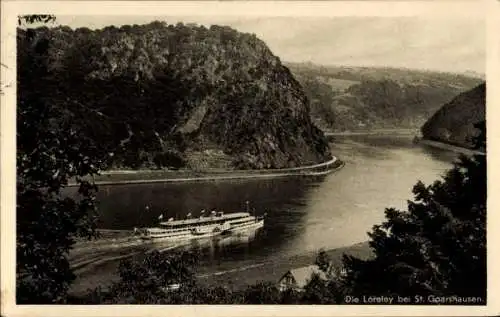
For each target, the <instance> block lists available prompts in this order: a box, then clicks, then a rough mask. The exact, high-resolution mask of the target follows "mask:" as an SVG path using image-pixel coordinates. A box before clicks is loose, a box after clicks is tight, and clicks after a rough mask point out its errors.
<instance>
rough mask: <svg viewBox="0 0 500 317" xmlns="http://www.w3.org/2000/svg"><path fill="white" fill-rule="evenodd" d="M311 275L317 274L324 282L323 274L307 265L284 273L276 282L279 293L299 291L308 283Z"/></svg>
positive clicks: (317, 268) (312, 266)
mask: <svg viewBox="0 0 500 317" xmlns="http://www.w3.org/2000/svg"><path fill="white" fill-rule="evenodd" d="M313 274H317V275H318V276H319V278H321V279H323V280H326V278H327V277H326V274H325V272H323V271H321V270H320V269H319V267H318V266H317V265H314V264H313V265H309V266H304V267H299V268H296V269H292V270H290V271H288V272H286V273H285V274H284V275H283V277H282V278H281V279H280V280H279V282H278V288H279V290H280V291H285V290H289V289H294V290H296V291H301V290H303V288H304V287H305V286H306V285H307V283H309V281H310V280H311V278H312V275H313Z"/></svg>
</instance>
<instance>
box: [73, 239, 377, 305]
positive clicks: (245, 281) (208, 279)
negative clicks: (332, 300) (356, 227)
mask: <svg viewBox="0 0 500 317" xmlns="http://www.w3.org/2000/svg"><path fill="white" fill-rule="evenodd" d="M319 251H320V250H317V251H307V252H304V253H301V254H295V255H289V256H281V257H279V258H277V259H273V260H268V261H261V262H258V263H253V262H252V263H251V264H249V265H243V266H241V267H238V268H225V267H224V265H221V266H220V267H219V268H217V269H216V270H204V269H203V267H202V266H200V267H199V268H198V272H197V274H196V279H197V281H198V282H199V283H200V284H201V285H204V286H224V287H227V288H229V289H231V290H233V291H234V290H242V289H245V287H247V286H248V285H252V284H255V283H256V282H260V281H264V282H272V283H277V282H278V280H279V279H280V278H281V277H282V276H283V274H285V273H286V272H287V271H289V270H291V269H296V268H299V267H304V266H308V265H311V264H314V261H315V260H316V257H317V255H318V252H319ZM325 252H326V254H327V255H328V257H329V258H330V260H331V263H332V265H333V266H335V267H341V266H342V257H343V255H344V254H345V255H350V256H355V257H357V258H360V259H369V258H372V257H373V256H374V254H373V251H372V249H371V248H370V246H369V243H368V241H364V242H358V243H354V244H352V245H348V246H342V247H338V248H333V249H329V250H325ZM134 255H135V254H131V255H130V256H121V257H118V256H116V257H112V258H111V257H110V261H112V260H117V259H118V258H119V259H124V258H129V257H133V256H134ZM98 262H99V263H96V265H95V266H94V265H92V264H91V265H90V266H91V267H93V270H92V269H90V270H85V269H83V268H82V267H79V268H77V271H76V272H77V281H76V282H75V283H74V284H73V286H72V288H71V291H70V293H71V295H72V296H83V295H84V294H86V292H87V291H88V289H93V288H95V287H97V286H101V287H102V289H103V290H105V289H106V287H107V284H111V283H112V282H113V281H116V280H117V279H118V276H117V275H116V270H115V271H113V272H112V273H109V272H108V273H104V274H92V273H91V272H92V271H95V269H96V268H97V267H99V266H101V265H106V262H109V261H98ZM117 268H118V265H116V269H117Z"/></svg>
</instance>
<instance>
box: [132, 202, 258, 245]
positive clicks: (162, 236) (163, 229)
mask: <svg viewBox="0 0 500 317" xmlns="http://www.w3.org/2000/svg"><path fill="white" fill-rule="evenodd" d="M247 206H248V203H247ZM247 209H248V207H247ZM160 217H161V216H160ZM263 226H264V216H254V215H251V214H250V212H235V213H227V214H224V213H223V212H220V211H219V212H217V211H215V210H214V211H212V212H211V213H210V215H205V211H202V212H201V215H200V217H199V218H191V215H190V214H188V216H187V219H184V220H174V219H173V218H170V219H169V220H168V221H164V222H159V224H158V226H156V227H152V228H142V229H139V230H136V232H137V233H138V234H139V235H140V237H141V238H142V239H143V240H149V241H164V240H186V239H196V238H204V237H211V236H216V235H222V234H229V233H231V232H234V231H238V230H245V229H257V228H261V227H263Z"/></svg>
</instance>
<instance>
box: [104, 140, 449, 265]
mask: <svg viewBox="0 0 500 317" xmlns="http://www.w3.org/2000/svg"><path fill="white" fill-rule="evenodd" d="M331 150H332V153H333V154H334V155H335V156H337V157H338V158H339V159H341V160H342V161H344V162H345V166H344V168H342V169H341V170H339V171H337V172H335V173H332V174H330V175H327V176H321V177H318V176H315V177H285V178H276V179H267V180H264V179H255V180H252V179H247V180H230V181H210V182H202V183H168V184H159V183H156V184H139V185H137V184H134V185H114V186H113V185H110V186H100V189H99V194H98V200H99V203H100V205H99V208H100V212H101V216H100V224H99V226H100V227H101V228H106V229H121V230H132V229H133V228H134V227H141V226H151V225H154V224H155V223H156V222H157V221H158V217H159V216H160V215H161V214H163V217H164V219H167V218H169V217H177V218H183V217H185V216H186V215H187V214H188V213H191V214H192V215H193V216H194V217H196V216H198V215H199V212H200V211H201V210H202V209H206V210H207V211H209V210H212V209H217V210H221V211H225V212H235V211H242V210H244V208H245V201H249V202H250V206H251V208H255V213H256V214H257V215H260V214H263V213H267V217H266V222H265V226H264V228H263V229H261V230H259V231H258V232H251V233H246V234H242V235H240V236H233V237H228V238H224V239H216V240H211V241H205V242H200V241H198V242H192V243H189V244H188V245H186V246H184V247H187V248H198V249H200V250H201V251H203V254H204V258H203V263H204V264H203V265H204V268H205V270H207V269H208V270H212V271H217V270H222V269H224V270H228V269H229V270H230V269H232V268H237V267H241V266H245V265H246V266H248V265H252V263H257V262H259V261H272V260H273V259H274V258H278V257H283V256H293V255H297V254H303V253H305V252H311V251H317V250H319V249H320V248H324V249H333V248H338V247H342V246H348V245H352V244H354V243H357V242H362V241H366V240H367V239H368V236H367V232H368V231H370V229H371V228H372V226H373V225H374V224H378V223H380V222H381V221H383V220H384V209H385V208H387V207H395V208H405V207H406V200H407V199H411V198H412V194H411V188H412V186H413V185H414V184H415V183H416V182H417V180H422V181H423V182H424V183H426V184H430V183H431V182H432V181H434V180H436V179H438V178H439V177H440V175H442V174H443V173H444V171H445V170H447V169H449V168H450V167H451V163H452V161H453V160H454V159H456V157H457V155H456V154H455V153H452V152H448V151H444V150H441V149H436V148H431V147H426V146H423V145H415V144H413V143H412V137H411V136H350V137H345V136H342V137H336V140H335V142H334V143H332V144H331ZM146 206H148V208H147V209H146ZM168 247H169V246H164V248H168ZM103 269H104V268H103Z"/></svg>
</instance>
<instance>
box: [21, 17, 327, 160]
mask: <svg viewBox="0 0 500 317" xmlns="http://www.w3.org/2000/svg"><path fill="white" fill-rule="evenodd" d="M17 43H18V46H17V47H18V80H19V84H18V89H19V93H18V105H19V106H18V109H19V111H18V122H19V123H18V126H19V128H20V133H21V134H22V133H23V128H24V125H23V123H25V122H28V121H29V119H26V120H24V119H23V118H24V117H23V115H25V116H29V115H30V113H29V111H28V110H26V109H31V108H26V109H25V108H23V107H29V106H30V105H32V104H34V103H35V102H39V101H40V96H41V97H42V99H44V100H45V103H46V104H48V105H51V107H52V109H55V110H54V113H57V115H53V117H51V118H48V119H47V120H48V122H50V124H53V125H54V127H57V126H62V125H64V126H65V129H68V130H72V131H79V133H81V134H82V136H84V137H86V138H89V139H90V140H91V141H92V142H93V143H94V144H96V145H98V151H99V155H101V156H103V157H106V158H107V161H108V163H109V164H108V165H109V168H122V167H123V168H143V167H155V166H158V167H163V166H170V167H176V168H179V167H190V168H193V169H204V168H210V167H216V168H239V169H261V168H284V167H295V166H301V165H307V164H314V163H318V162H322V161H325V160H327V159H329V158H330V157H331V154H330V150H329V148H328V143H327V141H326V139H325V138H324V135H323V133H322V132H321V131H320V130H319V129H318V128H316V126H315V125H313V124H312V122H311V119H310V116H309V105H308V102H307V98H306V96H305V94H304V92H303V90H302V87H301V86H300V84H299V83H298V82H297V81H296V80H295V78H294V77H293V75H292V74H291V73H290V71H289V70H288V68H286V67H284V66H283V65H282V63H281V61H280V59H279V58H278V57H277V56H274V55H273V54H272V52H271V51H270V50H269V48H268V47H267V45H266V44H265V43H264V42H263V41H261V40H260V39H258V38H257V37H256V36H255V35H252V34H245V33H240V32H237V31H236V30H234V29H231V28H230V27H224V26H217V25H213V26H211V27H210V28H206V27H204V26H197V25H184V24H182V23H178V24H176V25H168V24H166V23H161V22H153V23H150V24H147V25H134V26H130V25H125V26H122V27H120V28H116V27H113V26H110V27H106V28H104V29H101V30H95V31H93V30H90V29H87V28H79V29H76V30H72V29H70V28H69V27H57V28H47V27H43V28H37V29H34V30H33V29H29V30H22V29H18V34H17ZM47 49H48V51H47ZM40 64H43V65H44V66H43V68H44V69H46V71H44V72H43V75H36V74H34V73H33V71H34V69H35V67H38V68H37V69H40V67H39V66H36V65H40ZM36 94H38V95H37V96H35V95H36ZM35 97H36V98H38V99H36V98H35ZM30 98H31V99H30ZM33 98H35V99H33ZM23 142H27V143H26V144H28V143H29V142H32V141H30V139H29V137H28V136H26V138H24V139H23V138H21V139H20V141H19V144H18V149H19V150H20V151H22V150H23V145H24V144H23Z"/></svg>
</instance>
